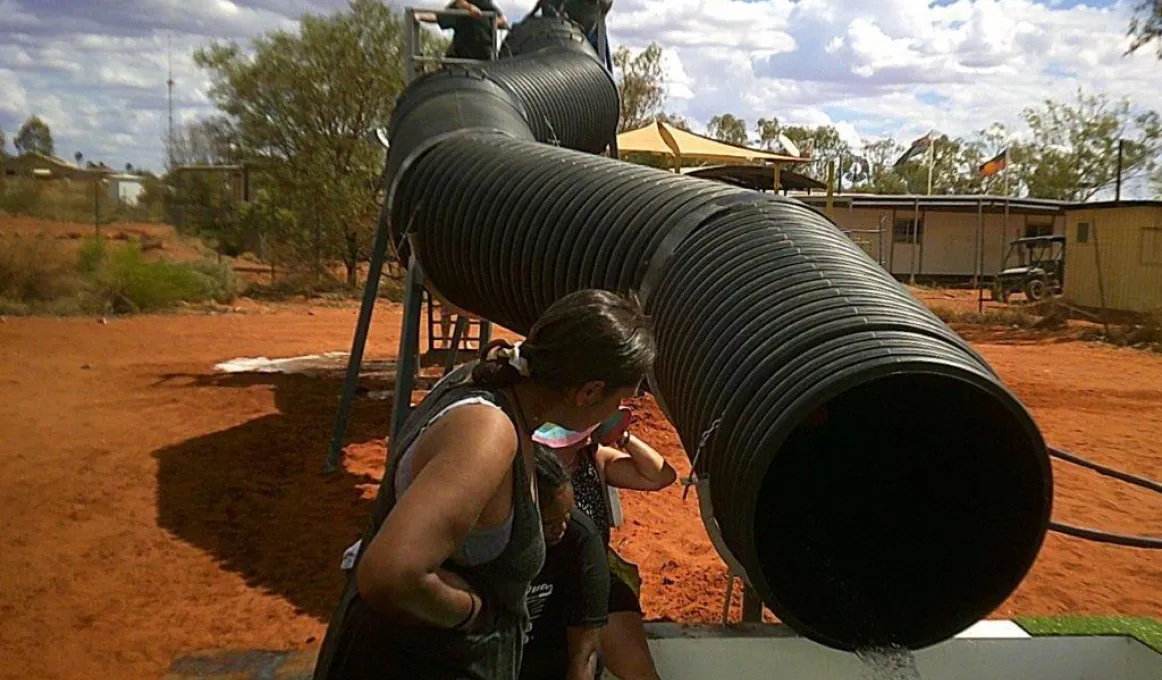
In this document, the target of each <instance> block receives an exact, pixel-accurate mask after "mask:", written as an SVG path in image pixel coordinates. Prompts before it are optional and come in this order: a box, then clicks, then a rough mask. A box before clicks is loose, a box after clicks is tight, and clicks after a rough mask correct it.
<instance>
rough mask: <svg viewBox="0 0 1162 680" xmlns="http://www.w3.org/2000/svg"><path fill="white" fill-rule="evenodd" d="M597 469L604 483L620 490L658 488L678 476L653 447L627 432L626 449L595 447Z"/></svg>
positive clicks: (653, 489)
mask: <svg viewBox="0 0 1162 680" xmlns="http://www.w3.org/2000/svg"><path fill="white" fill-rule="evenodd" d="M596 462H597V471H598V472H599V473H601V477H602V479H604V480H605V483H606V484H608V485H610V486H612V487H616V488H619V489H634V490H636V491H657V490H658V489H663V488H665V487H667V486H669V485H670V484H673V483H674V480H675V479H677V478H678V473H677V472H675V471H674V468H673V467H672V466H671V465H670V464H669V463H667V462H666V459H665V458H663V457H662V454H660V453H658V452H657V451H655V450H654V447H652V446H650V445H649V444H647V443H645V442H643V441H642V440H640V439H638V438H637V437H635V436H633V435H630V436H629V440H628V441H627V442H626V445H625V451H621V450H618V449H615V448H612V447H609V446H600V447H598V448H597V456H596Z"/></svg>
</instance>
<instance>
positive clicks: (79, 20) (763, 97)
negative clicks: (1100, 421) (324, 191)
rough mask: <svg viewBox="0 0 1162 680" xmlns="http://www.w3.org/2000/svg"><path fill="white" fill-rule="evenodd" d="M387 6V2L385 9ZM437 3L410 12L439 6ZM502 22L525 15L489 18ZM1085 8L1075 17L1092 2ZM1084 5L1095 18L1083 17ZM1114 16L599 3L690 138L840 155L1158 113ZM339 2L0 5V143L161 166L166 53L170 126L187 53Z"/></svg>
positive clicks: (979, 1) (1160, 90)
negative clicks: (660, 77)
mask: <svg viewBox="0 0 1162 680" xmlns="http://www.w3.org/2000/svg"><path fill="white" fill-rule="evenodd" d="M390 1H391V2H393V4H396V5H398V6H402V5H403V4H404V3H403V2H402V0H390ZM444 1H445V0H436V1H435V2H428V3H420V4H427V5H432V6H435V5H439V4H444ZM498 1H499V2H500V3H501V5H502V6H503V7H504V8H505V9H506V10H507V11H508V14H509V15H510V16H512V17H513V18H519V17H521V16H523V15H524V14H525V13H526V12H527V11H528V10H529V9H530V8H531V6H532V4H533V1H532V0H522V1H521V2H520V3H519V4H517V3H513V2H509V0H498ZM1092 1H1093V0H1091V2H1092ZM1097 1H1101V0H1097ZM1128 2H1129V0H1121V4H1115V5H1112V6H1108V7H1094V6H1087V5H1076V4H1071V6H1068V7H1067V6H1065V5H1054V4H1045V0H1040V1H1039V2H1035V1H1033V0H951V1H950V2H946V3H945V4H940V5H935V4H932V3H931V1H930V0H883V1H882V2H878V3H868V2H866V0H757V1H754V2H744V1H742V0H616V3H615V5H614V11H613V13H612V14H611V15H610V21H609V23H610V28H611V31H612V42H613V44H614V46H618V45H625V46H627V47H629V48H631V49H634V50H639V49H642V48H644V47H645V46H646V45H648V44H649V43H650V42H651V41H656V42H658V43H659V44H660V45H662V47H663V50H664V55H665V63H664V66H665V70H666V73H667V80H668V93H669V101H668V108H669V109H670V110H671V111H673V112H674V113H677V114H680V115H683V116H685V117H686V118H687V119H688V120H690V121H691V122H692V123H694V124H695V125H704V124H705V122H706V121H708V120H709V119H710V118H711V117H712V116H714V115H717V114H721V113H727V112H730V113H734V114H735V115H738V116H741V117H742V118H744V119H746V120H747V121H748V122H750V123H751V124H752V125H753V123H754V122H755V121H756V120H757V119H758V118H760V117H770V116H775V117H777V118H779V119H780V120H782V121H785V122H787V123H794V124H834V125H836V127H837V128H838V130H839V132H840V134H841V136H843V138H844V139H846V140H848V141H849V142H850V143H853V144H854V143H856V142H858V140H859V139H860V138H861V137H869V136H879V135H883V134H891V135H893V136H895V137H897V138H898V139H902V140H909V139H912V138H914V137H916V136H919V135H920V134H923V133H924V132H926V131H927V130H928V129H933V128H934V129H936V130H938V131H940V132H944V133H948V134H953V135H962V134H969V133H971V132H973V131H974V130H976V129H979V128H982V127H985V126H986V125H988V124H989V123H991V122H993V121H1003V122H1005V123H1009V124H1011V123H1013V122H1015V121H1016V120H1017V118H1018V116H1019V113H1020V111H1021V109H1023V108H1024V107H1026V106H1030V105H1034V104H1037V103H1039V102H1041V101H1042V100H1044V99H1045V98H1055V99H1068V98H1070V97H1072V96H1073V93H1074V91H1075V90H1076V89H1077V88H1078V87H1083V88H1085V89H1087V90H1088V91H1091V92H1102V93H1106V94H1108V95H1110V96H1111V97H1122V96H1128V97H1130V98H1131V99H1132V100H1133V101H1134V102H1135V103H1137V104H1138V105H1140V106H1143V107H1148V108H1153V109H1156V110H1162V87H1159V85H1160V84H1162V77H1160V75H1159V74H1160V73H1162V63H1160V62H1158V61H1156V60H1155V59H1154V58H1153V57H1154V55H1153V54H1152V53H1150V52H1149V51H1145V52H1144V53H1142V54H1138V55H1134V56H1132V57H1124V56H1123V52H1124V50H1125V47H1126V45H1127V41H1126V38H1125V29H1126V27H1127V25H1128V22H1129V11H1130V10H1129V4H1127V3H1128ZM345 5H346V0H199V1H196V2H188V1H186V0H116V1H110V2H107V3H102V5H101V11H100V12H95V11H93V6H94V5H93V4H92V2H91V0H55V1H54V2H52V3H46V2H38V1H37V0H0V64H3V68H2V69H0V128H3V129H4V130H5V131H6V132H8V133H9V136H11V135H12V133H14V132H15V130H16V129H17V128H18V127H19V125H20V123H21V122H22V121H23V119H24V117H25V116H27V115H30V114H33V113H38V114H40V115H42V116H44V117H46V118H48V119H50V122H51V124H52V127H53V133H54V137H56V139H57V141H58V146H59V147H60V150H61V152H62V153H65V154H66V155H71V153H72V152H73V151H75V150H81V151H84V152H85V154H86V156H88V157H91V158H94V159H96V160H105V161H106V162H108V163H110V164H111V165H117V166H119V165H121V164H123V163H124V162H127V161H128V162H132V163H133V164H134V165H137V166H145V167H154V168H156V167H158V166H160V165H161V158H162V145H161V141H160V140H161V139H162V135H163V133H164V126H165V124H166V86H165V81H166V61H167V60H166V52H167V50H166V43H167V38H166V36H167V31H168V30H172V39H173V55H174V59H173V69H174V80H175V81H176V85H175V87H174V100H175V109H176V111H175V113H176V117H177V119H178V120H179V121H181V120H189V119H193V118H196V117H199V116H205V115H208V114H210V113H212V112H213V107H212V106H211V104H210V102H209V98H208V96H207V92H208V89H209V81H208V79H207V78H206V75H205V74H204V73H203V72H201V71H200V70H199V69H197V68H196V67H195V66H194V64H193V62H192V58H191V55H192V52H193V50H194V49H195V48H196V47H198V46H200V45H203V44H205V43H206V42H208V41H209V40H211V39H222V38H224V39H237V40H245V39H246V38H248V37H250V36H252V35H255V34H257V33H260V32H265V31H270V30H275V29H289V30H293V29H294V28H295V27H296V25H297V19H298V17H299V16H300V15H301V14H302V13H304V12H307V11H314V12H330V11H333V10H335V9H339V8H342V7H343V6H345Z"/></svg>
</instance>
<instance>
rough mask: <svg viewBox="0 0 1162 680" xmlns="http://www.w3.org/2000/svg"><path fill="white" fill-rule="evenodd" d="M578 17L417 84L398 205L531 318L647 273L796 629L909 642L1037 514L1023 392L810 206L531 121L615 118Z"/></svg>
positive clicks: (766, 589) (469, 273) (1012, 580)
mask: <svg viewBox="0 0 1162 680" xmlns="http://www.w3.org/2000/svg"><path fill="white" fill-rule="evenodd" d="M579 36H580V34H579V33H578V32H577V30H576V29H575V28H574V27H571V26H569V25H567V24H563V23H561V22H554V21H552V20H537V21H534V22H531V23H529V24H527V25H525V26H521V25H518V27H516V29H515V30H514V31H513V32H512V34H511V35H510V38H509V40H508V41H507V42H506V45H505V51H504V52H505V54H507V55H510V58H508V59H505V60H502V61H500V62H499V63H495V64H489V65H486V66H483V67H481V68H478V69H475V70H474V71H473V72H472V73H470V74H467V76H466V77H463V78H461V81H462V82H463V83H464V85H462V86H461V85H457V84H456V82H457V81H455V80H453V79H447V78H446V79H445V80H442V81H433V82H427V83H426V84H421V85H419V86H416V89H414V90H413V89H409V93H408V94H407V96H406V97H405V99H404V100H403V102H402V103H401V105H400V113H399V114H398V115H397V117H396V121H395V124H394V125H393V138H392V148H391V152H390V154H389V161H388V168H389V176H390V177H391V178H392V179H393V184H392V186H393V187H394V188H395V190H394V192H393V193H392V202H391V204H390V206H388V208H389V209H390V211H391V222H392V226H393V230H394V231H396V233H397V234H400V233H405V232H406V233H411V234H412V236H413V240H414V242H415V244H416V246H417V249H416V254H417V255H418V257H419V258H420V260H421V262H422V263H423V266H424V270H425V272H426V274H427V276H428V277H429V280H430V282H431V283H432V284H433V285H434V286H435V287H436V288H437V289H439V290H440V292H441V293H442V294H443V295H444V296H446V297H447V298H448V299H449V300H450V301H452V302H454V303H455V304H457V305H459V306H461V307H463V308H464V309H467V310H470V311H472V312H473V313H476V314H479V315H481V316H484V317H486V318H489V319H491V320H493V321H495V322H497V323H500V324H501V325H504V326H506V327H508V328H511V329H513V330H516V331H519V332H525V331H527V330H528V328H529V327H530V326H531V325H532V323H533V322H534V321H535V320H536V318H537V317H538V316H539V314H540V313H541V312H542V311H543V310H544V309H545V308H546V307H548V306H549V305H550V304H551V303H552V302H553V301H554V300H556V299H557V298H559V297H561V296H562V295H565V294H567V293H569V292H572V291H575V290H579V289H582V288H606V289H612V290H619V291H636V290H639V289H643V288H644V289H646V292H648V308H647V311H649V313H650V314H651V316H652V317H653V319H654V322H655V324H656V327H657V335H658V342H659V359H658V362H657V365H656V367H655V375H654V376H653V384H654V386H655V387H656V388H657V390H658V396H659V398H660V400H661V401H662V403H664V404H665V406H666V408H667V410H668V414H669V415H670V417H671V419H672V421H673V423H674V426H675V427H676V429H677V430H678V432H679V434H680V436H681V438H682V441H683V443H684V444H685V446H686V448H687V451H688V452H690V454H691V455H692V456H696V457H697V462H696V466H695V467H696V470H697V472H698V473H699V474H700V475H702V476H704V477H706V476H708V477H709V479H710V485H711V491H712V500H713V507H714V514H715V517H716V519H717V521H718V523H719V525H720V527H721V529H722V533H723V536H724V538H725V540H726V542H727V545H728V546H729V547H730V550H731V551H732V552H733V553H734V554H735V555H736V556H737V557H738V558H739V559H740V560H741V562H742V563H743V565H744V566H745V568H746V570H747V572H748V575H749V576H750V578H751V579H752V581H753V583H754V585H755V587H756V588H757V589H758V590H759V593H760V595H761V596H762V597H763V600H764V601H765V602H766V603H767V604H768V605H769V606H771V607H772V609H774V610H775V612H776V613H777V614H778V615H779V616H780V617H781V618H782V619H783V620H784V621H787V622H788V623H790V624H791V625H792V626H794V627H795V628H796V629H797V630H799V631H800V632H802V633H803V634H805V635H807V636H809V637H811V638H813V639H815V640H818V641H820V642H822V643H824V644H828V645H831V646H835V647H839V648H853V647H857V646H866V645H886V644H894V645H900V646H905V647H920V646H925V645H928V644H932V643H934V642H938V641H940V640H943V639H946V638H947V637H949V636H951V635H953V634H955V633H956V632H958V631H959V630H962V629H963V628H965V627H967V626H968V625H970V624H971V623H973V622H974V621H976V620H977V619H978V618H980V617H982V616H984V615H985V614H987V613H988V612H989V611H991V610H992V609H993V608H995V607H996V606H997V605H999V604H1000V602H1001V601H1003V600H1004V598H1005V597H1007V596H1008V595H1009V594H1010V593H1011V592H1012V591H1013V589H1014V588H1015V587H1016V585H1017V584H1018V583H1019V581H1020V579H1021V578H1022V577H1023V576H1024V574H1025V573H1026V571H1027V570H1028V568H1029V566H1030V565H1031V564H1032V562H1033V559H1034V557H1035V555H1036V553H1037V551H1038V549H1039V547H1040V543H1041V540H1042V538H1043V536H1044V533H1045V529H1046V523H1047V521H1048V517H1049V509H1050V504H1051V495H1052V478H1051V473H1050V469H1049V464H1048V458H1047V457H1046V455H1045V450H1044V443H1043V442H1042V440H1041V437H1040V434H1039V432H1038V431H1037V428H1036V426H1035V425H1034V423H1033V422H1032V420H1031V418H1030V417H1029V415H1028V413H1027V412H1026V411H1025V409H1024V408H1023V407H1022V406H1021V404H1020V403H1019V402H1018V401H1017V400H1016V399H1015V398H1014V397H1013V396H1012V395H1011V394H1010V393H1009V392H1008V391H1007V390H1005V389H1004V387H1003V386H1002V385H1001V384H1000V383H999V381H998V380H997V379H996V377H995V376H994V375H993V374H992V372H991V371H990V370H989V368H988V366H987V365H986V364H985V363H984V362H983V360H981V359H980V357H979V356H977V355H976V354H975V353H974V352H973V351H972V349H971V348H970V347H969V346H968V345H967V344H966V343H965V342H964V341H963V340H961V339H960V338H959V337H958V336H956V335H955V334H954V333H953V332H951V331H950V330H949V329H948V328H947V327H945V326H944V324H942V323H941V322H940V321H939V320H938V319H937V318H936V317H934V316H933V315H932V314H931V313H930V312H928V310H927V309H925V308H924V307H923V306H922V305H921V304H920V303H918V302H917V301H916V300H915V299H914V298H913V297H912V296H911V295H910V294H909V293H908V292H907V291H905V290H904V289H903V288H901V287H900V286H899V285H898V284H897V283H896V282H895V281H894V280H892V279H891V277H890V276H888V275H887V274H886V273H885V272H884V271H883V270H882V269H881V268H880V267H879V266H878V265H877V264H876V263H875V262H873V261H871V260H870V259H869V258H868V257H866V256H865V255H864V254H863V252H862V251H860V249H859V248H858V247H856V246H855V245H854V244H853V243H852V242H851V241H850V240H849V239H847V238H846V237H844V236H843V235H842V233H840V232H839V231H838V230H837V229H836V228H835V227H834V226H833V225H832V224H831V223H830V222H829V221H828V220H826V219H825V218H824V217H822V216H821V215H819V214H818V213H817V212H815V211H813V210H811V209H810V208H808V207H806V206H804V205H802V204H800V203H798V202H796V201H789V200H784V199H776V198H763V197H761V196H759V195H757V194H753V193H750V192H745V191H743V190H741V189H737V188H733V187H728V186H726V185H722V184H718V183H714V182H709V181H704V180H697V179H693V178H689V177H683V176H678V175H674V174H671V173H667V172H662V171H658V170H654V169H650V168H642V167H638V166H633V165H629V164H625V163H622V162H619V161H614V160H610V159H606V158H602V157H596V156H592V155H587V154H583V153H577V152H576V151H570V150H568V149H565V148H557V147H555V146H550V145H548V144H544V143H537V142H552V143H554V144H560V145H561V146H566V147H570V148H574V149H580V150H589V151H598V150H600V149H601V148H602V147H603V146H604V144H605V143H606V142H607V141H608V140H609V139H610V137H611V136H612V134H613V131H614V128H615V126H616V122H617V98H616V92H615V91H614V90H613V89H612V87H613V85H612V81H611V80H610V79H609V76H608V74H605V73H604V72H603V71H601V70H600V66H599V65H598V62H597V60H596V56H595V55H594V54H593V53H592V49H591V48H589V46H588V44H587V43H584V41H583V38H581V37H579ZM425 90H426V93H425ZM611 92H612V93H613V96H612V97H611V96H610V94H611ZM450 93H451V96H450ZM433 111H437V112H441V111H442V112H444V113H446V114H447V116H450V117H452V120H453V121H454V124H451V125H449V124H448V123H447V122H446V121H444V120H443V119H441V121H443V122H439V121H437V122H428V121H429V119H426V118H424V116H425V115H428V114H430V113H431V112H433ZM518 118H519V121H518V120H517V119H518ZM514 121H517V122H514ZM457 131H458V133H457ZM449 133H453V136H447V135H449ZM441 135H444V136H441ZM533 137H535V139H536V140H537V142H534V141H531V139H530V138H533ZM397 138H398V139H397ZM397 142H398V144H397ZM703 445H704V446H703Z"/></svg>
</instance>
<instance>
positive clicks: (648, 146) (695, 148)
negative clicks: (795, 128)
mask: <svg viewBox="0 0 1162 680" xmlns="http://www.w3.org/2000/svg"><path fill="white" fill-rule="evenodd" d="M617 150H618V153H621V154H625V153H635V152H636V153H656V154H661V155H663V156H671V157H673V158H674V159H675V160H676V161H677V162H678V165H679V167H680V166H681V162H682V160H697V161H710V162H713V163H721V164H730V163H734V164H740V163H755V162H770V163H804V162H807V161H808V160H810V159H807V158H799V157H798V156H786V155H783V154H777V153H771V152H770V151H763V150H762V149H749V148H747V147H745V146H735V145H734V144H727V143H726V142H720V141H718V140H716V139H710V138H709V137H703V136H702V135H696V134H694V133H693V132H687V131H685V130H681V129H679V128H676V127H674V126H672V125H670V124H669V123H663V122H662V121H660V120H659V121H655V122H653V123H650V124H649V125H647V126H645V127H643V128H639V129H637V130H630V131H628V132H623V133H621V134H620V135H618V136H617Z"/></svg>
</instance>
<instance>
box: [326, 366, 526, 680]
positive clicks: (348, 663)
mask: <svg viewBox="0 0 1162 680" xmlns="http://www.w3.org/2000/svg"><path fill="white" fill-rule="evenodd" d="M474 366H475V362H473V363H470V364H466V365H465V366H462V367H460V368H459V369H457V370H455V371H453V372H452V373H451V374H449V375H448V376H447V377H445V378H444V379H443V380H441V381H440V382H439V383H437V384H436V386H435V387H434V388H433V389H432V391H431V392H430V393H429V394H428V396H427V398H425V399H424V401H423V402H422V403H421V404H420V405H419V407H417V408H416V410H415V411H414V412H413V413H412V414H411V415H410V416H409V417H408V419H407V420H406V421H405V422H404V424H403V426H402V427H401V428H400V432H399V435H398V436H397V437H396V440H395V441H392V442H390V443H389V446H388V449H389V453H388V465H387V469H386V470H385V472H384V476H383V481H381V482H380V485H379V493H378V495H377V496H376V499H375V504H374V506H373V507H372V513H371V523H370V525H369V526H368V527H367V529H366V530H365V531H364V533H363V545H362V547H361V549H360V553H359V556H358V557H357V558H356V563H358V559H360V558H362V556H363V551H364V550H365V549H366V548H367V546H368V545H370V544H371V540H372V539H373V538H374V537H375V534H376V533H377V532H378V531H379V527H380V526H381V525H382V524H383V522H384V520H385V519H387V516H388V514H389V513H390V512H391V509H392V508H393V507H394V506H395V501H396V498H395V489H394V483H393V479H394V477H395V470H396V466H397V464H398V461H399V459H400V457H402V455H403V453H404V452H405V451H407V449H408V447H409V446H411V444H412V442H413V441H415V440H416V439H417V438H418V437H419V435H420V434H421V433H422V432H423V430H424V429H425V428H426V427H427V425H428V424H429V422H430V420H431V419H432V418H433V417H434V416H435V415H436V414H438V413H439V412H440V411H442V410H443V409H444V408H445V407H446V406H449V405H451V404H453V403H455V402H457V401H461V400H463V399H468V398H472V397H479V398H482V399H485V400H487V401H489V402H490V403H493V404H495V405H497V406H498V407H500V408H501V409H503V410H504V412H505V413H506V414H507V415H508V417H509V419H510V420H512V421H513V423H514V424H515V423H517V422H518V418H517V417H516V414H515V413H514V411H513V409H512V405H511V404H510V403H509V400H508V399H507V398H506V397H505V395H504V393H502V392H499V391H496V390H490V389H486V388H482V387H479V386H477V385H474V384H473V383H472V382H471V375H472V368H473V367H474ZM530 483H531V479H530V477H529V471H528V468H527V467H526V466H525V461H524V456H523V455H521V454H520V453H519V452H518V454H517V456H516V459H515V460H514V461H513V518H512V532H511V535H510V537H509V540H508V544H507V545H506V546H505V548H504V550H503V551H502V552H501V553H500V555H499V556H497V557H496V558H495V559H493V560H491V561H489V562H485V563H483V564H479V565H473V566H464V565H459V564H456V563H453V562H452V561H450V560H449V561H446V562H445V563H444V565H443V566H444V568H445V569H447V570H448V571H453V572H455V573H456V574H458V575H460V576H461V577H463V578H464V580H465V581H467V582H468V583H470V584H471V585H472V587H473V588H474V589H475V590H476V592H477V593H479V594H480V595H481V597H482V598H483V600H484V603H485V604H484V607H483V609H482V611H481V614H480V615H479V616H478V623H477V624H475V625H473V626H472V628H473V630H472V631H467V632H466V631H457V630H449V629H445V628H436V627H432V626H414V625H408V624H403V623H400V622H398V621H394V620H391V619H389V618H387V617H383V616H381V615H380V614H378V613H377V612H375V611H373V610H372V609H371V608H370V607H369V606H368V605H367V603H366V602H364V601H363V599H362V598H361V597H359V593H358V589H357V587H356V584H355V569H352V570H351V571H350V572H349V573H350V576H349V577H348V583H347V589H346V592H345V593H344V596H343V599H342V600H341V601H340V602H339V606H338V608H337V609H336V611H335V614H334V615H333V616H332V619H331V623H330V625H329V626H328V628H327V635H326V637H325V638H324V640H323V645H322V648H321V649H320V650H319V660H318V663H317V664H316V667H315V674H314V678H315V680H340V679H342V680H346V679H352V680H354V679H360V680H362V679H367V680H371V679H372V678H374V679H375V680H387V679H393V678H400V679H401V680H402V679H404V678H407V679H408V680H427V679H431V680H436V679H439V680H444V679H449V680H451V679H456V680H460V679H462V678H463V679H469V680H497V679H499V680H508V679H510V678H511V679H513V680H515V678H517V676H518V674H519V671H520V662H521V650H522V648H523V643H524V633H525V632H526V630H527V628H528V621H529V616H528V609H527V605H526V594H527V592H528V587H529V583H530V582H531V581H532V580H533V578H534V577H535V576H536V575H537V573H538V572H540V570H541V566H542V565H543V564H544V561H545V541H544V536H543V533H542V529H541V516H540V511H539V510H538V509H537V505H536V502H535V500H534V499H533V497H532V492H531V490H530Z"/></svg>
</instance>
